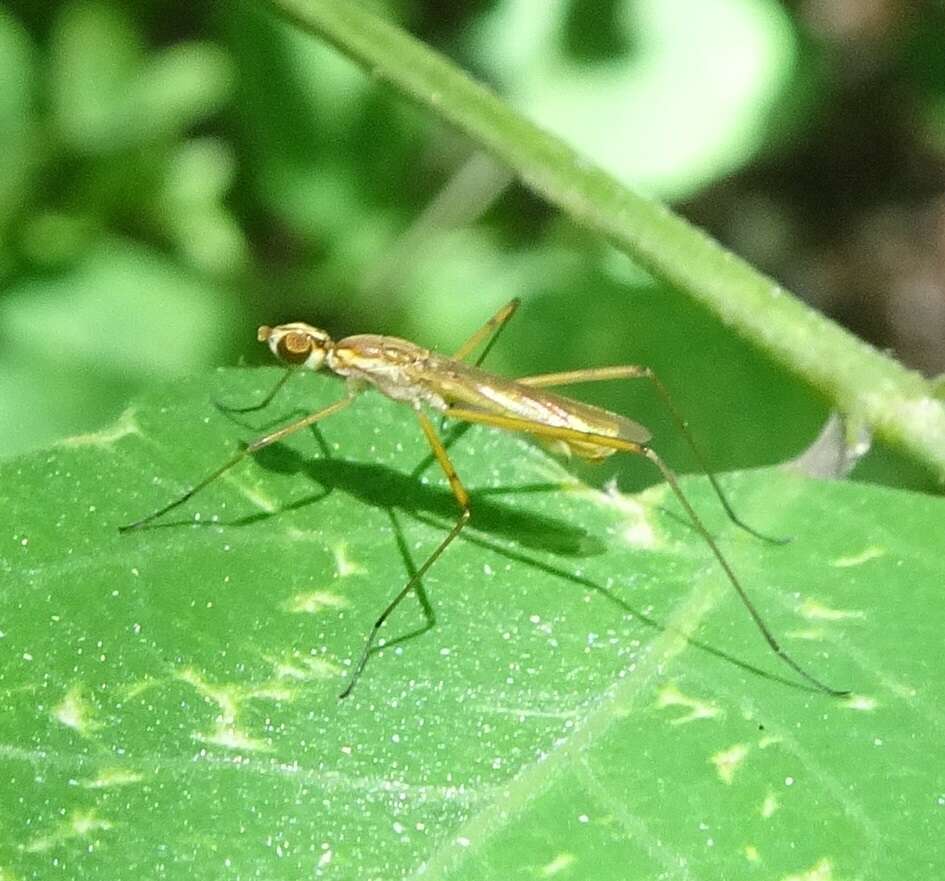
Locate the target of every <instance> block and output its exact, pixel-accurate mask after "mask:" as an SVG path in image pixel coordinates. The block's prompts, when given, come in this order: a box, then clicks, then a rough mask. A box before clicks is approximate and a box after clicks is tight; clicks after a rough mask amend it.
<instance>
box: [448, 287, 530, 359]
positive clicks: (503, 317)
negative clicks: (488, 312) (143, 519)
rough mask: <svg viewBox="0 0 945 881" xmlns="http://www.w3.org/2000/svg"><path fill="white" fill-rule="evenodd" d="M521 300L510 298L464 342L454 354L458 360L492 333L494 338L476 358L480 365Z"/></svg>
mask: <svg viewBox="0 0 945 881" xmlns="http://www.w3.org/2000/svg"><path fill="white" fill-rule="evenodd" d="M520 302H521V301H520V300H519V299H518V298H517V297H516V298H515V299H514V300H509V302H508V303H506V304H505V305H504V306H503V307H502V308H501V309H500V310H499V311H498V312H496V313H495V315H493V316H492V318H490V319H489V320H488V321H487V322H486V323H485V324H484V325H483V326H482V327H480V328H479V330H477V331H476V332H475V333H474V334H473V335H472V336H471V337H470V338H469V339H468V340H466V342H465V343H463V344H462V345H461V346H460V347H459V348H458V349H457V350H456V352H455V353H454V354H453V357H454V358H455V359H456V360H457V361H462V360H463V359H464V358H466V356H467V355H469V353H470V352H473V351H475V349H476V347H477V346H478V345H479V344H480V343H481V342H482V341H483V340H484V339H485V338H486V337H488V336H489V335H490V334H491V335H492V339H490V340H489V342H488V343H487V344H486V347H485V348H484V349H483V350H482V353H481V354H480V355H479V357H478V358H477V359H476V362H475V363H476V367H478V366H479V365H480V364H482V362H483V361H484V360H485V357H486V355H488V354H489V352H490V350H491V349H492V347H493V346H494V345H495V343H496V340H497V339H498V338H499V334H500V333H501V331H502V328H503V327H505V323H506V322H507V321H508V320H509V319H510V318H511V317H512V315H513V314H514V313H515V310H516V309H518V306H519V303H520Z"/></svg>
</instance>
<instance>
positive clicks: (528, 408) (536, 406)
mask: <svg viewBox="0 0 945 881" xmlns="http://www.w3.org/2000/svg"><path fill="white" fill-rule="evenodd" d="M427 366H428V370H425V371H424V373H425V375H424V377H423V379H422V381H423V383H424V384H425V385H427V386H428V388H430V390H431V391H435V393H436V394H438V395H439V396H440V397H441V398H442V399H443V400H444V401H445V402H446V404H447V405H448V406H449V405H453V406H462V407H467V408H469V409H472V410H478V411H480V412H482V413H491V414H494V415H497V416H513V417H515V418H517V419H528V420H530V421H532V422H537V423H540V424H542V425H552V426H557V427H560V428H572V429H575V430H577V431H587V432H591V433H593V434H603V435H606V436H607V437H616V438H620V439H621V440H626V441H631V442H632V443H637V444H645V443H646V442H647V441H649V439H650V437H651V434H650V432H649V431H648V430H647V429H646V428H645V427H644V426H642V425H640V424H639V423H637V422H634V421H633V420H631V419H627V418H625V417H623V416H619V415H618V414H616V413H611V412H610V411H609V410H604V409H603V408H601V407H594V406H593V405H591V404H584V403H582V402H580V401H575V400H572V399H571V398H566V397H563V396H562V395H556V394H554V393H553V392H549V391H545V390H544V389H539V388H534V387H531V386H527V385H523V384H522V383H519V382H516V381H515V380H514V379H506V378H505V377H503V376H496V375H495V374H492V373H489V372H487V371H485V370H480V369H479V368H477V367H471V366H469V365H468V364H464V363H462V362H460V361H454V360H453V359H452V358H444V357H442V356H439V355H431V356H430V358H429V360H428V362H427ZM417 379H420V378H419V377H417ZM563 443H564V445H565V446H566V447H568V448H569V449H570V451H571V452H573V453H575V454H576V455H579V456H581V457H583V458H589V459H597V458H604V457H606V456H609V455H610V454H611V453H613V452H614V450H610V449H607V448H604V447H597V446H595V445H594V443H593V441H589V442H588V443H587V444H583V443H580V442H572V441H564V442H563ZM560 445H561V442H559V443H558V444H557V446H560Z"/></svg>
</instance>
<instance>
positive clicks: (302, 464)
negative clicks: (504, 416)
mask: <svg viewBox="0 0 945 881" xmlns="http://www.w3.org/2000/svg"><path fill="white" fill-rule="evenodd" d="M277 376H278V373H277V372H276V371H275V370H259V371H244V372H238V371H226V372H221V373H218V374H215V375H213V376H210V377H208V378H206V379H203V380H197V381H193V382H188V383H181V384H178V385H176V386H173V387H169V388H165V389H163V390H162V391H160V392H156V393H154V394H152V395H151V396H150V397H149V398H147V399H144V400H140V401H138V402H136V403H134V404H133V405H132V406H131V407H130V408H129V409H128V410H127V412H126V413H125V415H124V416H123V417H122V418H121V419H120V420H119V421H118V422H117V423H115V424H114V425H112V426H110V427H108V428H106V429H105V430H103V431H101V432H100V433H98V434H95V435H91V436H86V437H80V438H75V439H74V440H72V441H70V442H68V443H66V444H63V445H61V446H59V447H57V448H55V449H52V450H50V451H46V452H41V453H37V454H34V455H32V456H29V457H26V458H22V459H19V460H13V461H10V462H8V463H6V464H5V465H4V466H3V486H4V490H5V495H6V497H7V499H8V501H7V504H6V505H4V506H3V515H2V516H3V518H4V526H3V528H2V529H0V539H2V545H0V573H2V578H3V589H2V595H0V636H2V639H0V696H2V701H0V728H2V737H0V816H2V825H0V830H2V831H0V877H3V878H47V877H48V878H54V877H55V878H97V879H98V878H110V879H138V878H162V877H166V878H201V879H210V878H221V879H222V878H270V879H283V878H284V879H298V878H318V877H324V878H337V879H349V878H350V879H359V881H363V879H396V878H414V877H417V878H419V877H423V878H445V877H449V878H470V879H483V878H496V879H499V878H501V879H508V878H523V879H524V878H529V879H531V878H565V879H586V878H594V879H611V878H612V879H627V878H672V879H719V878H745V877H759V878H810V879H815V878H816V879H848V878H880V877H890V876H893V875H895V876H897V877H902V878H918V877H933V875H934V872H933V871H931V870H933V868H934V867H935V866H936V865H937V866H941V865H942V861H943V858H945V847H943V845H942V841H943V837H942V835H941V829H942V824H943V820H945V755H943V753H945V750H943V745H942V744H943V741H942V736H941V732H942V730H943V724H945V718H943V715H945V714H943V710H942V706H943V697H945V695H943V691H945V689H943V686H942V682H943V664H942V661H941V658H940V646H941V634H942V632H943V623H945V622H943V615H942V613H941V606H942V604H941V591H942V574H941V573H942V559H943V557H945V539H943V535H945V531H943V529H942V519H943V513H945V505H943V502H942V501H941V500H940V499H937V498H932V497H925V496H918V495H911V494H906V493H901V492H893V491H889V490H884V489H877V488H871V487H864V486H858V485H855V484H849V483H816V482H812V481H808V480H804V479H802V478H798V477H795V476H790V475H786V474H782V473H778V472H774V471H762V472H752V473H742V474H737V475H727V476H725V478H724V483H725V486H726V487H727V489H728V490H729V492H730V493H731V496H732V498H733V501H734V502H735V504H736V506H737V508H738V509H739V511H740V512H741V513H742V514H743V516H744V517H745V518H746V519H749V520H751V521H752V522H753V523H754V524H756V525H757V526H758V527H759V528H762V529H765V530H767V531H769V532H773V533H777V534H787V535H791V536H793V539H794V540H793V541H792V542H791V543H790V544H789V545H786V546H783V547H775V546H769V545H765V544H762V543H760V542H757V541H755V540H753V539H752V538H750V537H749V536H747V535H744V534H742V533H740V532H739V531H738V530H736V529H735V528H733V527H732V526H731V525H730V524H729V523H728V522H727V521H726V520H725V518H724V515H722V514H721V512H720V511H719V510H718V506H717V504H715V503H714V501H713V499H712V497H711V496H710V494H709V493H708V492H707V491H706V488H705V486H704V483H705V482H704V481H702V480H699V479H696V478H693V479H690V480H687V481H686V482H685V484H684V485H685V487H686V489H687V491H688V492H690V494H691V496H692V498H693V501H694V502H695V504H696V505H697V507H698V508H699V509H700V510H701V511H704V512H705V516H706V520H707V522H708V524H709V528H710V529H711V530H712V531H713V533H714V534H716V535H717V536H718V540H719V542H720V544H721V545H722V547H723V549H724V551H725V553H726V554H728V555H729V556H730V558H731V560H732V562H733V564H734V565H735V567H736V568H737V570H738V571H739V573H741V575H742V577H743V578H744V580H745V581H746V583H747V584H748V585H749V588H750V590H751V592H752V595H753V596H754V597H755V599H756V601H757V603H758V605H759V606H760V608H762V610H763V612H764V615H765V616H766V618H767V620H768V621H769V623H770V624H771V626H772V628H773V629H774V630H775V632H776V633H777V634H778V635H779V636H780V637H781V638H782V639H783V641H784V643H785V645H786V646H787V647H788V649H789V651H791V652H793V653H794V654H795V656H797V657H798V658H799V659H800V660H801V661H802V662H803V663H805V664H806V665H808V666H809V667H810V668H811V669H812V670H814V671H816V673H817V674H818V675H820V676H822V677H823V678H825V679H827V680H828V681H830V682H831V683H833V684H835V685H837V686H839V687H849V688H850V689H851V690H852V692H853V694H852V695H851V697H849V698H847V699H842V700H834V699H830V698H828V697H825V696H824V695H821V694H814V693H811V692H809V691H806V690H804V689H801V688H798V687H796V686H794V685H793V684H790V683H792V682H793V678H792V676H791V675H790V671H787V670H786V669H785V668H784V667H783V665H781V664H780V663H779V662H778V660H777V659H776V658H775V657H773V656H772V655H771V654H770V653H769V652H768V651H767V649H766V647H765V646H764V644H763V642H762V641H761V639H760V638H759V635H758V633H757V631H756V630H755V629H754V626H753V624H752V622H751V621H750V619H749V618H748V616H747V615H746V613H745V611H744V609H743V608H742V607H741V606H740V605H739V604H738V601H737V599H735V598H734V597H733V595H732V591H731V589H730V587H729V586H728V585H727V583H726V582H725V581H724V579H723V577H722V575H721V573H720V571H719V569H718V566H717V565H716V564H715V563H714V561H713V560H712V559H711V557H710V555H709V553H708V551H707V549H706V548H705V546H704V545H703V544H702V543H701V542H700V541H699V540H698V537H697V536H696V534H695V533H694V532H693V530H692V529H690V528H689V527H688V526H687V525H686V523H685V522H684V521H683V520H682V519H681V518H680V509H679V506H678V505H677V504H676V502H675V500H674V499H673V498H672V497H671V496H670V495H668V494H667V493H666V491H665V488H664V487H656V488H655V489H652V490H650V491H648V492H647V493H645V494H643V495H641V496H634V497H626V498H621V497H618V496H616V495H607V494H603V493H600V492H597V491H595V490H591V489H589V488H587V487H585V486H583V485H581V484H578V483H576V482H575V481H574V480H573V478H571V477H570V476H569V475H568V473H567V472H566V471H565V470H564V469H563V468H562V467H561V466H560V465H559V464H558V463H557V462H555V461H553V460H551V459H549V458H547V457H546V455H545V454H544V453H543V452H542V451H541V450H539V449H537V448H535V447H533V446H531V445H530V444H529V443H528V442H527V441H524V440H522V439H519V438H516V437H512V436H509V435H505V434H501V433H499V432H494V431H489V430H484V429H479V428H473V429H471V430H469V431H467V432H465V433H464V434H462V435H461V436H460V437H458V438H456V439H455V440H454V443H453V444H452V446H451V452H452V455H453V456H454V458H455V462H456V465H457V468H458V469H459V472H460V474H461V475H462V477H463V479H464V480H465V482H466V484H467V485H468V486H469V488H470V489H471V491H472V496H473V506H474V519H473V526H472V528H470V530H469V532H468V534H467V535H466V536H465V538H461V539H460V540H459V541H457V542H456V543H455V544H454V545H453V546H452V547H451V548H450V549H449V550H448V551H447V553H446V555H445V556H444V557H443V559H442V560H440V561H439V563H438V564H437V565H436V566H435V567H434V568H433V569H432V570H431V572H430V573H429V575H428V577H427V578H426V582H425V584H426V587H427V590H428V592H429V594H430V597H431V600H432V602H433V604H434V606H435V609H436V613H437V617H438V622H437V624H436V626H435V627H434V628H432V629H431V630H428V631H427V632H425V633H422V634H420V635H417V636H415V637H412V638H407V639H404V640H402V641H400V642H399V643H397V644H396V645H394V646H388V647H387V648H386V649H385V650H383V651H382V652H380V653H378V654H376V655H375V656H373V657H372V658H371V661H370V663H369V664H368V667H367V670H366V674H365V676H364V678H363V680H362V681H361V682H360V684H359V685H358V686H357V688H356V689H355V691H354V694H353V695H352V697H351V698H349V699H348V700H346V701H341V702H339V700H338V697H337V695H338V692H339V691H340V690H341V688H342V687H343V685H344V682H345V676H346V673H347V671H348V670H349V669H350V663H351V660H352V658H353V657H356V656H357V653H358V651H359V650H360V648H361V646H362V644H363V639H364V637H365V635H366V631H367V628H368V626H369V625H370V622H371V621H372V620H373V618H374V617H375V616H376V615H377V613H378V612H379V611H380V610H381V609H382V608H383V606H384V604H385V602H386V601H387V600H388V598H390V597H391V596H392V595H393V594H394V593H395V592H396V590H397V589H398V588H399V587H400V586H401V585H402V583H403V582H404V580H405V578H406V576H407V574H408V572H409V571H410V569H411V567H413V566H417V565H419V564H420V563H421V562H422V560H423V559H424V558H425V556H426V554H427V553H429V551H430V550H431V549H432V548H433V546H434V545H435V543H436V542H437V541H438V539H439V538H440V537H441V536H442V535H443V531H444V528H445V527H447V526H448V525H449V524H450V523H451V522H452V518H453V516H454V507H453V502H452V498H451V496H450V494H449V491H448V489H447V487H446V485H445V482H444V480H443V479H442V476H441V475H440V474H439V473H438V471H437V470H436V466H435V465H433V466H431V467H427V468H426V470H423V471H422V472H421V471H419V470H418V469H419V467H420V466H422V465H423V464H424V462H425V459H426V457H427V452H426V450H425V448H424V441H423V438H422V436H421V435H420V434H419V432H418V431H417V429H416V423H415V420H414V419H413V418H412V416H411V415H410V413H409V411H408V410H407V409H406V408H405V407H402V406H398V405H396V404H394V403H392V402H389V401H387V400H385V399H383V398H381V397H379V396H375V395H365V396H364V397H363V398H362V399H361V400H359V401H358V402H357V403H356V404H355V406H353V407H351V408H350V409H349V410H348V411H346V412H344V413H342V414H339V415H338V416H336V417H334V418H333V419H332V420H330V421H328V422H326V423H325V424H324V426H323V427H322V429H321V432H320V437H319V436H313V433H312V432H310V431H306V432H303V433H301V434H300V435H299V436H298V437H296V438H294V439H292V440H291V441H289V442H287V443H284V444H281V445H279V446H278V447H277V448H273V449H271V450H268V451H264V452H263V453H261V454H259V455H258V456H257V457H256V460H255V461H254V462H247V463H244V464H242V465H241V466H239V467H238V468H237V469H236V470H234V471H233V472H232V473H231V474H230V475H229V476H227V477H226V478H224V479H221V480H220V481H218V482H217V483H216V484H214V485H213V486H212V487H211V488H209V489H208V490H207V491H206V492H204V493H202V494H201V495H200V496H198V497H197V498H195V499H193V500H192V501H191V502H189V503H188V504H187V505H186V506H184V507H182V508H180V509H178V510H177V511H175V512H172V513H170V514H168V515H167V516H166V517H165V518H164V519H163V520H162V521H161V525H160V526H157V527H154V528H151V529H146V530H139V531H137V532H133V533H129V534H125V535H119V534H118V532H117V529H116V527H117V526H118V525H120V524H124V523H128V522H129V521H132V520H134V519H136V518H138V517H140V516H141V515H143V514H145V513H147V512H148V511H150V510H153V509H155V508H156V507H158V506H160V505H162V504H163V503H165V502H166V501H167V500H169V499H170V498H172V497H173V496H174V495H175V494H177V493H179V492H181V491H182V490H183V489H185V488H186V487H187V486H189V485H190V484H191V483H192V482H193V481H194V480H195V478H198V477H200V476H202V475H203V474H205V473H208V472H209V471H210V470H211V469H212V468H213V467H214V466H215V465H217V464H219V462H220V461H222V460H223V459H224V458H226V456H228V455H229V454H230V453H231V452H232V450H233V449H235V447H236V445H237V443H238V442H239V441H241V440H244V441H245V440H248V439H250V438H251V437H253V436H255V435H256V434H258V433H259V431H261V430H264V428H266V427H270V426H272V425H275V424H279V420H284V419H286V418H290V417H291V416H292V414H295V413H301V412H303V411H304V410H309V409H314V408H316V407H318V406H320V405H323V404H325V403H327V402H328V401H330V400H332V399H334V398H335V397H337V396H339V395H340V394H341V393H342V389H341V386H340V385H339V384H338V383H336V382H333V381H331V380H330V379H328V378H324V377H316V376H311V375H307V376H300V377H297V378H294V379H293V380H292V382H291V383H290V384H289V386H288V387H287V389H286V390H285V392H284V394H283V395H282V396H281V397H280V398H277V400H276V401H275V402H274V403H273V404H272V405H271V406H270V407H269V408H268V409H267V410H265V411H263V412H257V413H252V414H247V415H245V416H241V417H239V419H238V421H237V420H235V419H234V418H232V417H228V416H226V415H224V414H223V413H221V412H219V411H218V410H216V409H214V407H213V406H212V404H211V399H214V398H216V399H218V400H222V401H224V402H226V403H231V404H235V405H240V404H243V405H245V404H247V403H251V402H252V401H254V400H258V399H259V398H261V397H262V395H263V394H264V393H265V391H266V390H267V389H268V388H269V387H270V386H271V385H272V383H274V382H275V380H276V378H277ZM423 623H424V619H423V616H422V614H421V612H420V609H419V607H418V605H417V604H416V603H414V602H412V601H411V602H409V603H408V604H406V605H405V606H404V607H403V608H402V610H400V611H399V612H398V613H397V614H396V615H395V617H394V618H393V619H392V621H391V622H390V625H389V626H388V627H386V628H385V636H386V638H387V640H388V641H391V640H393V639H395V638H397V637H398V636H406V635H409V634H410V633H412V632H413V631H416V630H417V629H419V628H421V627H422V626H423ZM686 634H690V635H691V639H687V638H686ZM759 669H760V670H764V671H767V672H766V673H764V674H763V673H761V672H759ZM781 677H784V679H782V678H781ZM785 680H787V681H785Z"/></svg>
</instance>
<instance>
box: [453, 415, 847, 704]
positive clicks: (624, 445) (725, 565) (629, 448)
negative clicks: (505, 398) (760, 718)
mask: <svg viewBox="0 0 945 881" xmlns="http://www.w3.org/2000/svg"><path fill="white" fill-rule="evenodd" d="M446 414H447V416H450V417H451V418H453V419H460V420H462V421H464V422H479V423H482V424H484V425H492V426H495V427H496V428H504V429H506V430H507V431H521V432H526V433H528V434H534V435H537V436H539V437H549V438H557V439H560V440H563V441H575V442H579V443H585V444H586V443H591V444H598V445H600V446H602V447H605V448H609V449H612V450H619V451H622V452H625V453H631V454H633V455H635V456H643V457H644V458H645V459H649V461H650V462H652V463H653V464H654V465H655V466H656V467H657V468H658V469H659V470H660V472H661V473H662V475H663V478H664V479H665V480H666V482H667V483H668V484H669V486H670V488H671V489H672V491H673V493H674V495H675V496H676V498H677V499H678V500H679V503H680V504H681V505H682V506H683V509H684V510H685V512H686V514H687V515H688V517H689V519H690V520H691V521H692V524H693V526H695V528H696V530H697V531H698V532H699V534H700V535H701V536H702V538H703V539H705V542H706V544H707V545H708V546H709V548H710V549H711V550H712V553H713V555H714V556H715V558H716V560H718V562H719V565H721V567H722V569H723V570H724V572H725V574H726V576H727V577H728V580H729V582H730V583H731V585H732V587H734V588H735V592H736V593H737V594H738V596H739V599H741V601H742V603H743V604H744V606H745V608H746V609H747V610H748V613H749V614H750V615H751V618H752V620H753V621H754V622H755V625H756V626H757V628H758V630H759V631H760V632H761V635H762V636H763V637H764V638H765V641H766V642H767V643H768V646H769V647H770V648H771V650H772V651H773V652H774V653H775V654H776V655H777V656H778V657H779V658H780V659H781V660H782V661H783V662H784V663H785V664H787V666H789V667H790V668H791V669H792V670H793V671H794V672H795V673H797V674H798V675H799V676H801V677H802V678H803V679H805V680H806V681H807V682H809V683H810V684H811V685H813V686H815V687H816V688H817V689H819V690H820V691H823V692H826V693H827V694H829V695H832V696H834V697H842V696H844V695H847V694H849V692H848V691H843V690H839V689H836V688H831V687H830V686H829V685H825V684H824V683H823V682H821V681H820V680H819V679H817V678H816V677H815V676H813V675H811V674H810V673H808V672H807V671H806V670H805V669H804V668H803V667H802V666H801V665H800V664H799V663H798V662H797V661H795V660H794V659H793V658H792V657H791V656H790V655H789V654H788V653H787V652H786V651H785V650H784V648H782V646H781V644H780V643H779V642H778V641H777V640H776V639H775V638H774V634H772V632H771V631H770V630H769V629H768V625H767V624H765V622H764V619H763V618H762V617H761V614H760V613H759V612H758V610H757V609H756V608H755V605H754V603H752V601H751V600H750V599H749V597H748V594H747V593H746V592H745V588H744V587H743V586H742V583H741V581H740V580H739V579H738V576H736V575H735V571H734V570H733V569H732V567H731V565H730V564H729V562H728V560H726V558H725V557H724V556H723V554H722V551H721V550H720V549H719V546H718V545H717V544H716V542H715V540H714V539H713V538H712V536H711V534H710V533H709V530H708V529H707V528H706V526H705V524H704V523H703V522H702V519H701V518H700V517H699V515H698V514H696V511H695V509H694V508H693V507H692V505H691V504H689V500H688V499H687V498H686V496H685V495H684V494H683V491H682V489H681V488H680V486H679V481H678V480H677V478H676V475H675V474H674V473H673V471H672V470H671V469H670V467H669V466H668V465H667V464H666V463H665V462H664V461H663V460H662V459H661V458H660V457H659V456H658V455H657V454H656V453H655V452H654V451H653V450H651V449H650V448H649V447H648V446H646V445H645V444H638V443H634V442H633V441H628V440H624V439H623V438H616V437H609V436H608V435H605V434H596V433H595V432H590V431H580V430H578V429H574V428H564V427H559V426H554V425H544V424H541V423H537V422H532V421H530V420H528V419H518V418H516V417H513V416H497V415H492V414H490V413H483V412H480V411H477V410H467V409H464V408H462V407H451V408H450V409H449V410H447V411H446Z"/></svg>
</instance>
